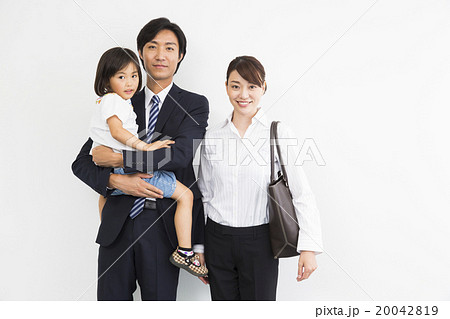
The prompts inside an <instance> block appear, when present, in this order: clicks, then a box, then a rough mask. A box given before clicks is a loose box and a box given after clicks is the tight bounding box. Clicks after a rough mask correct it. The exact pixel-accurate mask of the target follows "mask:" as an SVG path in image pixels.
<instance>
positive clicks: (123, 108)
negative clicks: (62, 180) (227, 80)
mask: <svg viewBox="0 0 450 319" xmlns="http://www.w3.org/2000/svg"><path fill="white" fill-rule="evenodd" d="M137 61H139V60H138V58H137V56H136V55H135V54H134V53H133V51H131V50H129V49H125V48H112V49H110V50H108V51H106V52H105V53H104V54H103V55H102V57H101V58H100V61H99V62H98V66H97V74H96V76H95V84H94V89H95V93H96V94H97V95H98V96H99V99H98V100H97V104H96V108H95V111H94V115H93V117H92V121H91V127H90V137H91V139H92V140H93V144H92V148H94V147H96V146H98V145H105V146H108V147H111V148H112V149H113V150H114V151H115V152H121V151H123V150H133V149H137V150H140V151H154V150H157V149H160V148H170V145H171V144H173V143H175V142H174V141H171V140H166V141H156V142H154V143H151V144H147V143H145V142H143V141H141V140H140V139H139V138H138V137H137V136H138V135H137V133H138V125H137V124H136V113H134V111H133V106H132V104H131V100H130V99H131V97H132V96H133V95H134V93H136V92H137V91H139V90H140V88H141V83H142V74H141V70H140V67H139V64H138V62H137ZM114 173H115V174H124V170H123V168H119V169H114ZM151 174H152V175H153V176H152V178H148V179H144V180H145V181H146V182H148V183H150V184H152V185H154V186H155V187H157V188H159V189H161V190H162V191H163V196H164V197H166V198H171V199H173V200H176V201H177V208H176V211H175V230H176V233H177V237H178V244H179V247H178V248H177V249H176V250H175V251H174V253H173V254H172V255H171V256H170V262H171V263H172V264H174V265H175V266H177V267H179V268H183V269H186V270H187V271H188V272H189V273H191V274H193V275H194V276H200V277H201V276H206V275H207V273H208V270H207V269H206V267H205V266H202V265H201V264H200V261H199V256H198V255H197V254H195V253H194V252H193V251H192V245H191V227H192V202H193V194H192V192H191V190H190V189H189V188H187V187H186V186H185V185H183V184H182V183H180V182H179V181H177V180H176V178H175V174H174V173H173V172H168V171H155V172H152V173H151ZM123 194H124V193H123V192H122V191H120V190H118V189H116V190H114V191H113V192H112V193H111V195H113V196H114V195H123ZM105 202H106V198H104V197H103V196H100V199H99V209H100V218H101V212H102V209H103V206H104V205H105Z"/></svg>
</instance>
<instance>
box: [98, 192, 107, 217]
mask: <svg viewBox="0 0 450 319" xmlns="http://www.w3.org/2000/svg"><path fill="white" fill-rule="evenodd" d="M105 204H106V197H103V196H102V195H100V198H99V199H98V210H99V214H100V220H102V210H103V207H104V206H105Z"/></svg>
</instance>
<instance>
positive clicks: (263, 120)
mask: <svg viewBox="0 0 450 319" xmlns="http://www.w3.org/2000/svg"><path fill="white" fill-rule="evenodd" d="M233 112H234V111H233ZM233 112H231V113H230V115H228V117H227V119H226V121H225V124H226V125H229V124H230V123H231V119H232V118H233ZM256 122H259V123H261V124H262V125H264V126H266V127H269V120H268V119H267V116H266V115H265V114H264V111H263V110H261V108H260V107H259V108H258V112H256V114H255V116H253V118H252V124H254V123H256Z"/></svg>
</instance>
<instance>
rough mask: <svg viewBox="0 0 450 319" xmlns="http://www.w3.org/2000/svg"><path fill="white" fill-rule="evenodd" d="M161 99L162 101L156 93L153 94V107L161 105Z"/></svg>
mask: <svg viewBox="0 0 450 319" xmlns="http://www.w3.org/2000/svg"><path fill="white" fill-rule="evenodd" d="M159 101H160V99H159V96H158V95H156V94H155V95H153V97H152V100H151V105H152V108H154V107H155V106H158V105H159Z"/></svg>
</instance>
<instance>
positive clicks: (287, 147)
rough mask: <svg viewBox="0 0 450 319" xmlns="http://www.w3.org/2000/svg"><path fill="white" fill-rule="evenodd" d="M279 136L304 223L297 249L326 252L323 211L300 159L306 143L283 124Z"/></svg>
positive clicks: (287, 172) (279, 129) (288, 175)
mask: <svg viewBox="0 0 450 319" xmlns="http://www.w3.org/2000/svg"><path fill="white" fill-rule="evenodd" d="M278 138H279V143H280V146H281V154H282V156H283V160H284V163H285V169H286V174H287V177H288V182H289V189H290V191H291V193H292V199H293V204H294V208H295V213H296V216H297V221H298V223H299V226H300V232H299V236H298V243H297V250H298V251H299V252H301V251H313V252H315V253H316V254H319V253H321V252H323V248H322V246H323V244H322V229H321V225H320V216H319V210H318V208H317V204H316V200H315V197H314V194H313V192H312V190H311V187H310V186H309V182H308V179H307V178H306V175H305V172H304V171H303V168H302V164H303V163H302V162H300V161H298V162H297V159H298V157H299V154H300V151H301V146H302V143H301V142H300V141H299V139H298V138H297V137H295V135H294V134H293V133H292V132H291V131H290V130H289V129H288V128H287V127H286V126H285V125H283V124H282V123H280V124H279V125H278Z"/></svg>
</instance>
